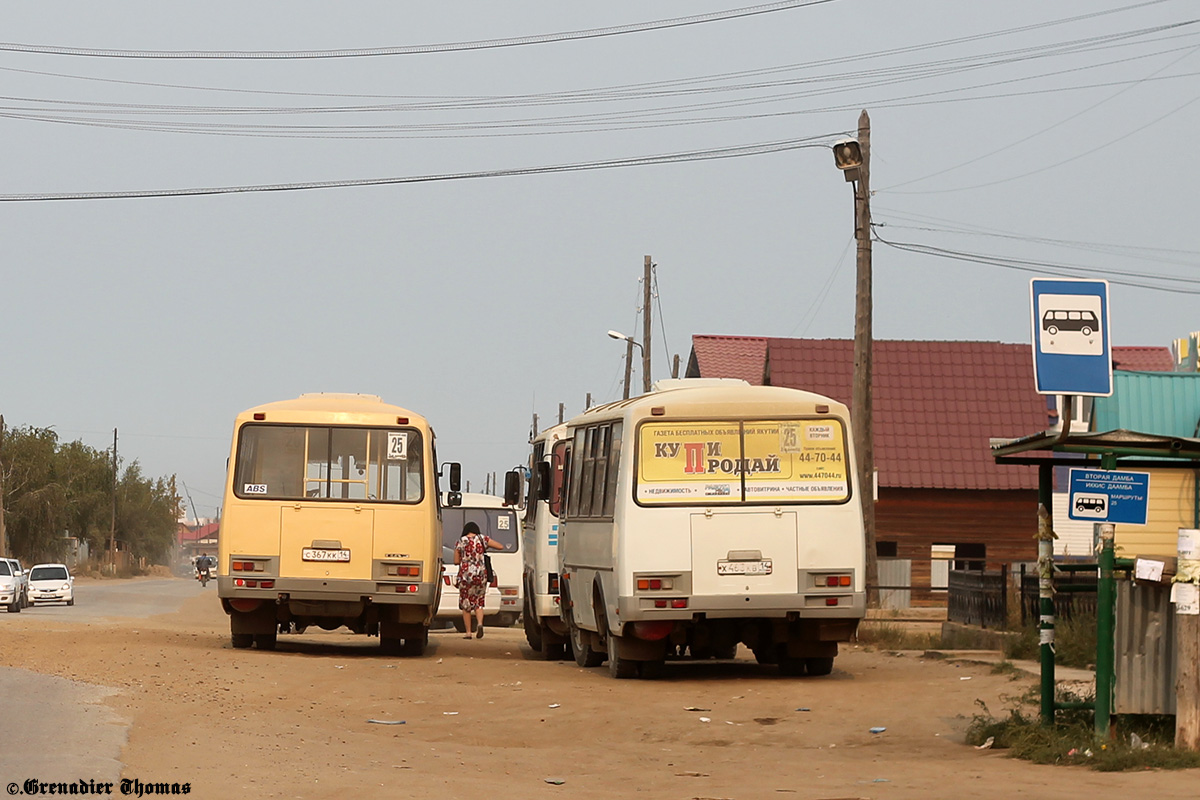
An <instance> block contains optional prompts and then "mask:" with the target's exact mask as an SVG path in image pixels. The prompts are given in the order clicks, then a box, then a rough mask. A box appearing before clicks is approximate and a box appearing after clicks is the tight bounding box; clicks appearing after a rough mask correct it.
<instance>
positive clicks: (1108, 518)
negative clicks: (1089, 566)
mask: <svg viewBox="0 0 1200 800" xmlns="http://www.w3.org/2000/svg"><path fill="white" fill-rule="evenodd" d="M1149 495H1150V473H1149V472H1125V471H1122V470H1106V469H1073V470H1071V495H1070V500H1071V506H1070V509H1069V510H1068V512H1067V516H1068V517H1070V518H1071V519H1078V520H1086V521H1089V522H1126V523H1130V524H1133V525H1145V524H1146V507H1147V498H1148V497H1149Z"/></svg>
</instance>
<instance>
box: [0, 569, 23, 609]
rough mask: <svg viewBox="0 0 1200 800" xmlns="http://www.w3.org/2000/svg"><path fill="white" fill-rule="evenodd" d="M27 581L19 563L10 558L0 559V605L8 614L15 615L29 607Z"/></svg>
mask: <svg viewBox="0 0 1200 800" xmlns="http://www.w3.org/2000/svg"><path fill="white" fill-rule="evenodd" d="M28 586H29V581H28V578H27V577H26V576H25V571H24V570H22V569H21V562H19V561H17V560H16V559H12V558H0V605H2V606H4V607H5V608H6V609H8V613H10V614H17V613H20V611H21V609H22V608H24V607H25V606H27V605H29V591H28Z"/></svg>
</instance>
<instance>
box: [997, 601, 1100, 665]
mask: <svg viewBox="0 0 1200 800" xmlns="http://www.w3.org/2000/svg"><path fill="white" fill-rule="evenodd" d="M1004 657H1005V658H1013V659H1025V660H1032V661H1036V660H1038V658H1039V657H1040V649H1039V646H1038V632H1037V628H1026V629H1025V630H1023V631H1021V632H1020V636H1015V637H1013V638H1012V639H1010V640H1008V641H1007V642H1006V643H1005V645H1004ZM1054 663H1055V664H1059V665H1061V666H1064V667H1078V668H1079V669H1088V668H1090V667H1092V666H1094V665H1095V663H1096V617H1095V615H1094V614H1079V615H1076V616H1074V617H1072V618H1071V619H1058V620H1056V624H1055V626H1054Z"/></svg>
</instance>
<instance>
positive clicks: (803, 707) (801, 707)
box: [796, 706, 812, 711]
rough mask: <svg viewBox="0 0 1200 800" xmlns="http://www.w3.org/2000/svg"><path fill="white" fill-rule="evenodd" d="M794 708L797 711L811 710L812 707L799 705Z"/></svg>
mask: <svg viewBox="0 0 1200 800" xmlns="http://www.w3.org/2000/svg"><path fill="white" fill-rule="evenodd" d="M796 710H797V711H812V709H811V708H806V707H805V706H800V707H799V708H797V709H796Z"/></svg>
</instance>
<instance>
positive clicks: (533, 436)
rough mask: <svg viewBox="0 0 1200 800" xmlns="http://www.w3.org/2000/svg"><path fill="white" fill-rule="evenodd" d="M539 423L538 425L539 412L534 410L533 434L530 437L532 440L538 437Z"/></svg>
mask: <svg viewBox="0 0 1200 800" xmlns="http://www.w3.org/2000/svg"><path fill="white" fill-rule="evenodd" d="M537 425H538V423H537V412H536V411H535V412H533V435H531V436H530V437H529V441H531V442H532V441H533V440H534V439H536V438H537V435H538V426H537Z"/></svg>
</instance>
